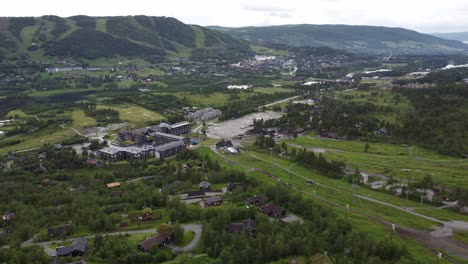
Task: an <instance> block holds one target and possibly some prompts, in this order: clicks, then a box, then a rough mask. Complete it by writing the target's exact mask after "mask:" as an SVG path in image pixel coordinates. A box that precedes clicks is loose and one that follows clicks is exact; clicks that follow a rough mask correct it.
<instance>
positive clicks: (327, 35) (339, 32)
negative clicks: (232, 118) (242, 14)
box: [209, 25, 468, 54]
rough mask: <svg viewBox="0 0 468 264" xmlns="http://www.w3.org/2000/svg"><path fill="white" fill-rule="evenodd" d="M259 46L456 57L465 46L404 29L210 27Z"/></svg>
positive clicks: (300, 26) (358, 27)
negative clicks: (448, 55) (272, 44)
mask: <svg viewBox="0 0 468 264" xmlns="http://www.w3.org/2000/svg"><path fill="white" fill-rule="evenodd" d="M209 28H210V29H214V30H218V31H220V32H223V33H227V34H229V35H231V36H232V37H236V38H239V39H245V40H249V41H252V42H254V43H258V44H265V43H275V44H285V45H290V46H312V47H320V46H327V47H331V48H335V49H343V50H347V51H350V52H356V53H382V54H390V52H392V53H393V54H456V53H466V52H467V51H468V45H465V44H463V43H461V42H459V41H454V40H446V39H441V38H438V37H435V36H431V35H426V34H421V33H418V32H416V31H412V30H407V29H403V28H388V27H374V26H348V25H284V26H268V27H244V28H224V27H209Z"/></svg>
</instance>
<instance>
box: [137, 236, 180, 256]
mask: <svg viewBox="0 0 468 264" xmlns="http://www.w3.org/2000/svg"><path fill="white" fill-rule="evenodd" d="M173 239H174V234H173V233H171V234H170V235H169V236H168V235H165V234H158V235H156V236H154V237H150V238H147V239H146V240H144V241H142V242H141V243H140V244H138V245H137V247H138V249H139V250H140V251H142V252H148V251H149V250H150V249H151V248H152V247H164V246H166V245H167V244H169V243H171V242H172V240H173Z"/></svg>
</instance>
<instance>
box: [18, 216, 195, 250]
mask: <svg viewBox="0 0 468 264" xmlns="http://www.w3.org/2000/svg"><path fill="white" fill-rule="evenodd" d="M182 227H183V228H184V230H185V231H193V232H195V237H194V238H193V240H192V242H190V244H188V245H187V246H185V247H183V248H180V249H179V250H181V251H189V250H191V249H193V248H195V246H196V245H197V243H198V242H199V241H200V238H201V233H202V231H203V227H202V225H197V224H186V225H182ZM155 232H156V230H155V229H145V230H131V231H121V232H110V233H103V234H99V235H101V236H118V235H127V234H128V235H132V234H151V233H155ZM95 236H96V235H90V236H84V237H86V238H93V237H95ZM34 238H35V236H34V237H33V238H31V239H29V240H27V241H25V242H23V243H21V247H28V246H33V245H37V246H41V247H42V248H44V252H45V253H46V254H47V255H49V256H51V257H52V256H55V254H56V251H55V249H50V248H49V245H50V244H52V243H62V242H64V241H73V240H75V239H76V238H69V239H66V240H54V241H46V242H37V243H34V242H33V241H34Z"/></svg>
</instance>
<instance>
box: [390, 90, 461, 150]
mask: <svg viewBox="0 0 468 264" xmlns="http://www.w3.org/2000/svg"><path fill="white" fill-rule="evenodd" d="M402 93H404V94H405V95H406V96H408V98H409V99H410V101H411V103H412V105H413V106H414V108H415V111H412V112H410V113H408V114H407V115H406V116H405V117H404V119H403V120H402V123H403V124H402V125H401V126H400V129H397V130H396V131H395V132H396V133H395V136H396V137H398V138H400V139H402V140H405V141H408V142H411V143H415V144H418V145H421V146H424V147H426V148H429V149H434V150H436V151H439V152H441V153H444V154H449V155H454V156H461V155H464V154H468V133H467V131H468V122H466V120H468V114H467V111H466V109H468V101H467V98H468V87H467V86H466V85H454V84H452V85H447V86H441V87H437V88H432V89H424V90H407V91H402Z"/></svg>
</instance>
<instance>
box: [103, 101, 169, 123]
mask: <svg viewBox="0 0 468 264" xmlns="http://www.w3.org/2000/svg"><path fill="white" fill-rule="evenodd" d="M96 108H97V109H108V108H111V109H115V110H117V111H119V113H120V119H121V120H122V121H123V122H129V123H132V124H134V125H135V126H137V127H144V126H147V125H148V123H150V122H156V121H159V120H162V119H164V117H163V116H162V115H161V114H159V113H157V112H153V111H150V110H148V109H145V108H143V107H141V106H137V105H109V106H107V105H97V106H96Z"/></svg>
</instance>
